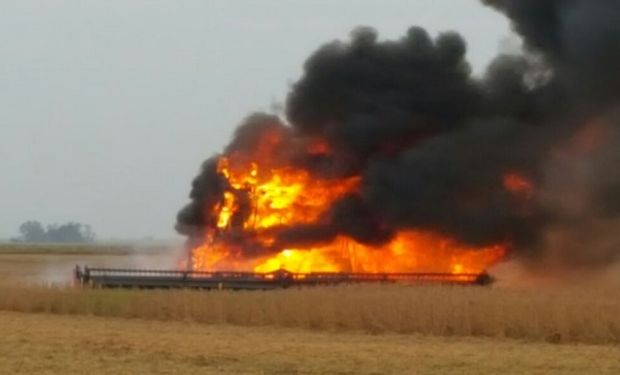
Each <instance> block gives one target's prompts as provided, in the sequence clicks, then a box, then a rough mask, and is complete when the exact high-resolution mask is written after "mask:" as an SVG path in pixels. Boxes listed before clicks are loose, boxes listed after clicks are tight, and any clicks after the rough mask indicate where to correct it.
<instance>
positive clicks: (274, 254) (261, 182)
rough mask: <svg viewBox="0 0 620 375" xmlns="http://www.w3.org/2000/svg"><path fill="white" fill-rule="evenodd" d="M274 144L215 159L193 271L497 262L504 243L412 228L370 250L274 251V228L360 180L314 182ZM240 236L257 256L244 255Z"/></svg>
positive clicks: (301, 219)
mask: <svg viewBox="0 0 620 375" xmlns="http://www.w3.org/2000/svg"><path fill="white" fill-rule="evenodd" d="M281 138H282V135H281V134H279V133H277V132H266V133H265V134H264V135H263V136H262V139H261V141H260V144H259V146H258V147H257V148H256V149H255V150H254V151H253V152H250V153H249V154H248V153H245V152H244V153H243V154H240V153H231V154H228V155H225V156H220V157H219V159H218V163H217V172H218V175H219V176H221V177H222V178H224V179H225V180H226V185H227V187H226V189H225V191H224V192H223V194H222V196H221V199H220V200H219V202H217V203H216V204H215V205H214V206H213V207H212V208H211V211H212V212H210V215H211V216H212V217H213V218H214V220H213V225H212V227H211V228H206V230H205V238H204V241H203V243H202V244H200V245H199V246H197V247H195V248H194V249H192V253H191V266H192V268H193V269H194V270H205V271H207V270H209V271H210V270H239V271H255V272H271V271H274V270H278V269H286V270H288V271H291V272H301V273H308V272H372V273H393V272H442V273H478V272H482V271H484V270H485V269H486V268H487V267H489V266H491V265H493V264H494V263H496V262H498V261H499V260H500V259H502V258H503V257H504V255H505V253H506V249H507V246H506V245H505V244H495V245H491V246H486V247H472V246H467V245H464V244H460V243H458V242H457V241H455V240H454V239H452V238H450V237H448V236H445V235H441V234H439V233H433V232H426V231H412V230H407V231H401V232H398V233H396V234H395V236H394V237H393V238H392V239H391V240H390V241H388V242H387V243H385V244H382V245H377V246H369V245H365V244H361V243H358V242H356V241H355V240H353V239H351V238H348V237H346V236H344V235H338V236H335V237H334V238H333V239H332V240H331V241H330V242H329V243H320V244H318V245H316V244H311V245H307V244H306V245H304V244H303V243H300V244H299V245H298V246H287V247H284V248H279V247H277V246H278V245H277V244H274V241H275V240H274V237H273V235H272V233H273V231H274V230H277V229H278V228H281V227H283V226H293V225H304V224H312V223H314V222H315V221H317V219H319V218H320V217H321V215H322V214H323V213H324V212H325V210H326V208H328V207H330V206H331V204H332V203H333V202H335V201H336V200H337V199H339V198H342V197H343V196H345V195H346V194H350V193H355V192H357V191H358V189H359V182H360V178H361V177H360V176H353V177H347V178H339V179H334V178H329V179H327V178H319V177H317V176H313V175H312V174H311V172H309V171H307V170H305V169H302V168H299V167H295V166H293V165H292V164H288V165H287V164H286V163H285V164H284V165H282V163H276V162H274V161H273V160H274V159H275V158H273V153H274V150H277V149H279V148H281V147H282V139H281ZM304 147H305V150H306V152H307V153H308V154H328V153H329V152H330V150H329V146H327V145H326V144H325V143H324V142H317V141H313V142H307V143H306V144H305V146H304ZM511 176H512V177H507V179H508V185H509V186H508V187H507V188H508V189H509V190H511V188H513V189H514V190H515V191H517V192H519V191H521V192H522V191H523V190H528V189H527V187H526V186H522V185H524V184H525V182H523V181H521V180H518V177H515V176H516V175H511ZM517 180H518V181H517ZM505 182H506V181H505ZM513 185H514V186H513ZM242 211H243V212H245V214H243V215H239V213H240V212H242ZM240 236H241V237H244V238H245V237H247V238H250V239H251V241H250V243H251V244H253V246H258V247H259V248H261V249H262V250H261V251H252V250H251V249H250V250H248V249H247V248H245V247H248V242H247V241H245V242H244V241H238V238H239V237H240ZM274 246H275V247H274ZM250 247H252V246H250ZM264 249H269V251H264Z"/></svg>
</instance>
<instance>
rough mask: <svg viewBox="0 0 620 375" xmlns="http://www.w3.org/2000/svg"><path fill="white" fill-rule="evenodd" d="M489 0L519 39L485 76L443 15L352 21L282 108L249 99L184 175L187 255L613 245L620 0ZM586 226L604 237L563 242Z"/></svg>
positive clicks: (618, 244)
mask: <svg viewBox="0 0 620 375" xmlns="http://www.w3.org/2000/svg"><path fill="white" fill-rule="evenodd" d="M483 2H484V3H485V4H487V5H490V6H493V7H495V8H497V9H498V10H500V11H501V12H503V13H505V14H506V15H507V16H508V17H509V18H510V19H511V20H512V22H513V26H514V29H515V30H516V31H517V32H518V33H519V34H520V35H521V36H522V37H523V41H524V53H523V55H521V56H517V55H501V56H498V57H497V58H496V59H495V61H493V62H492V63H491V64H490V66H489V68H488V70H487V72H486V74H485V75H484V77H483V78H477V77H474V76H472V74H471V69H470V66H469V64H468V62H467V61H466V58H465V57H466V51H467V48H466V43H465V41H464V40H463V39H462V37H461V36H460V35H458V34H456V33H453V32H448V33H443V34H440V35H439V36H437V37H436V38H431V37H430V36H429V35H428V33H427V32H426V31H425V30H424V29H422V28H419V27H412V28H411V29H409V30H408V31H407V33H406V34H405V36H403V37H402V38H401V39H400V40H396V41H382V40H379V39H378V36H377V33H376V32H375V31H374V30H373V29H370V28H359V29H357V30H355V31H354V32H353V33H352V35H351V39H350V40H349V41H346V42H343V41H336V42H332V43H329V44H326V45H324V46H323V47H321V48H319V49H318V50H317V51H316V52H314V53H313V54H312V55H311V56H310V57H309V58H308V60H307V61H306V63H305V65H304V74H303V76H302V77H301V79H300V80H299V81H298V82H297V83H295V85H294V86H293V88H292V91H291V92H290V94H289V97H288V100H287V106H286V109H287V111H286V114H287V116H286V117H287V120H286V121H284V120H282V119H280V118H278V117H276V116H271V115H267V114H254V115H251V116H249V117H248V118H247V119H246V120H245V121H244V123H243V124H241V126H239V127H238V128H237V130H236V132H235V134H234V137H233V139H232V141H231V143H230V144H229V145H228V146H227V147H226V148H225V150H224V152H223V153H221V154H218V155H215V156H213V157H211V158H210V159H208V160H207V161H205V162H204V164H203V165H202V168H201V171H200V174H199V175H198V176H197V177H196V178H195V179H194V181H193V184H192V190H191V194H190V198H191V203H190V204H189V205H187V206H186V207H185V208H183V209H182V210H181V211H180V212H179V215H178V219H177V230H178V231H179V232H180V233H182V234H184V235H186V236H187V237H188V245H189V246H190V248H191V256H190V258H191V259H190V263H191V268H192V269H193V270H196V271H215V270H239V271H254V272H271V271H275V270H278V269H286V270H288V271H291V272H303V273H307V272H365V273H394V272H443V273H453V274H454V273H457V274H458V273H480V272H482V271H483V270H484V269H486V268H487V267H489V266H491V265H493V264H495V263H496V262H498V261H500V260H502V259H504V258H505V257H507V256H509V255H514V256H522V257H527V258H547V257H553V258H554V260H559V261H561V262H563V263H571V264H604V263H607V262H609V261H610V260H613V259H615V258H616V257H617V256H618V255H620V241H619V239H620V238H618V236H617V235H616V232H617V231H616V228H618V226H617V225H616V223H620V221H618V220H619V218H620V215H619V214H620V194H618V192H619V190H620V172H619V170H618V168H615V166H616V162H617V161H618V162H620V147H618V146H620V134H619V133H618V130H617V129H618V126H617V125H618V124H619V122H620V121H619V120H620V112H618V107H617V105H618V101H619V98H620V97H619V94H620V70H619V69H618V68H617V67H618V66H620V25H619V24H618V23H617V20H618V19H619V18H620V3H618V2H617V1H615V0H600V1H596V2H593V1H589V0H549V1H540V0H485V1H483ZM584 231H585V232H584ZM580 233H597V234H598V235H599V236H602V238H605V239H606V240H605V241H599V242H601V244H600V245H598V244H597V245H594V243H593V246H592V247H590V246H588V244H587V243H585V244H584V243H583V238H582V239H581V241H582V242H581V243H580V245H581V246H578V248H576V247H575V246H564V245H562V246H561V247H560V248H558V247H557V245H558V244H561V243H565V242H566V240H563V241H562V240H558V238H560V239H566V238H576V237H579V234H580Z"/></svg>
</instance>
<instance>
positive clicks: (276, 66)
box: [0, 0, 509, 238]
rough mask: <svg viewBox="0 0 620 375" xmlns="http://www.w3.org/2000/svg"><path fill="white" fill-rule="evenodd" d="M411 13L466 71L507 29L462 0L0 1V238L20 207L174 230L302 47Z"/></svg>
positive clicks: (292, 69)
mask: <svg viewBox="0 0 620 375" xmlns="http://www.w3.org/2000/svg"><path fill="white" fill-rule="evenodd" d="M415 24H417V25H420V26H424V27H426V28H427V29H428V30H429V31H430V32H431V33H433V34H434V33H437V32H439V31H444V30H451V29H454V30H458V31H460V32H461V33H462V34H463V35H464V36H465V37H466V39H467V40H468V42H469V53H468V54H469V59H470V61H472V63H473V64H474V67H475V70H476V71H477V72H480V71H482V70H483V68H484V66H485V65H486V63H487V62H488V61H489V60H490V59H491V58H492V56H493V55H495V54H496V52H497V50H498V46H499V41H500V40H501V39H502V38H504V37H506V36H508V35H509V27H508V24H507V22H506V20H505V19H504V18H503V17H502V16H501V15H499V14H496V13H494V12H492V11H491V10H489V9H487V8H485V7H483V6H481V5H480V4H479V3H478V1H476V0H414V1H411V0H403V1H379V0H372V1H371V0H365V1H362V0H355V1H346V0H341V1H334V0H325V1H286V0H256V1H242V0H238V1H231V0H222V1H209V0H200V1H189V0H183V1H173V0H167V1H163V0H105V1H102V0H71V1H70V0H56V1H51V0H40V1H32V0H15V1H9V0H0V238H3V237H4V238H6V237H10V236H12V235H15V234H16V232H17V227H18V226H19V224H20V223H21V222H23V221H25V220H27V219H38V220H40V221H42V222H44V223H54V222H59V223H60V222H65V221H69V220H74V221H80V222H84V223H89V224H91V225H92V226H93V228H94V230H95V231H96V232H97V233H98V234H99V237H102V238H110V237H116V238H140V237H143V236H154V237H156V238H169V237H172V236H174V230H173V225H174V220H175V215H176V212H177V211H178V209H179V208H180V207H181V206H182V205H183V204H184V203H186V201H187V198H186V197H187V194H188V192H189V188H190V182H191V179H192V178H193V177H194V175H195V174H196V172H197V169H198V167H199V165H200V163H201V161H202V160H203V159H205V158H206V157H207V156H210V155H211V154H213V153H214V152H217V151H218V150H220V149H221V147H222V146H223V145H224V144H225V143H226V142H227V141H228V139H229V136H230V135H231V133H232V131H233V129H234V127H235V125H236V124H237V123H238V122H239V121H240V120H241V119H242V118H243V117H244V116H245V115H246V114H248V113H249V112H251V111H254V110H266V109H269V108H270V105H271V103H272V102H274V101H283V99H284V98H285V95H286V92H287V89H288V87H289V85H290V84H291V83H292V82H293V81H294V80H295V79H296V78H297V77H299V75H300V74H301V66H302V64H303V62H304V60H305V58H306V57H307V56H308V55H309V54H310V53H311V52H312V51H313V50H314V49H315V48H317V47H318V46H319V45H321V44H322V43H324V42H327V41H330V40H333V39H337V38H338V39H342V38H346V37H347V36H348V34H349V32H350V31H351V29H352V28H354V27H355V26H358V25H369V26H373V27H375V28H376V29H378V30H379V33H380V37H381V38H397V37H400V36H401V35H403V34H404V32H405V31H406V30H407V28H408V27H409V26H411V25H415Z"/></svg>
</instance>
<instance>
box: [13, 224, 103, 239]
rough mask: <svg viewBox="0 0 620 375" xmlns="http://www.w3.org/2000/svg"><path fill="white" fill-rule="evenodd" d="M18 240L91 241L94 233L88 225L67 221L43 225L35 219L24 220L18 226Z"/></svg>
mask: <svg viewBox="0 0 620 375" xmlns="http://www.w3.org/2000/svg"><path fill="white" fill-rule="evenodd" d="M14 240H16V241H20V242H93V241H94V240H95V233H94V232H93V231H92V228H91V227H90V225H87V224H81V223H74V222H69V223H66V224H61V225H58V224H52V225H47V226H43V224H41V223H40V222H38V221H36V220H30V221H26V222H25V223H23V224H22V225H20V226H19V237H18V238H15V239H14Z"/></svg>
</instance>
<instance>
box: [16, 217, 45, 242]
mask: <svg viewBox="0 0 620 375" xmlns="http://www.w3.org/2000/svg"><path fill="white" fill-rule="evenodd" d="M19 233H20V234H21V239H22V240H23V241H26V242H45V241H47V233H46V231H45V229H44V228H43V225H41V223H39V222H38V221H33V220H32V221H27V222H25V223H23V224H22V225H20V226H19Z"/></svg>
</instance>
